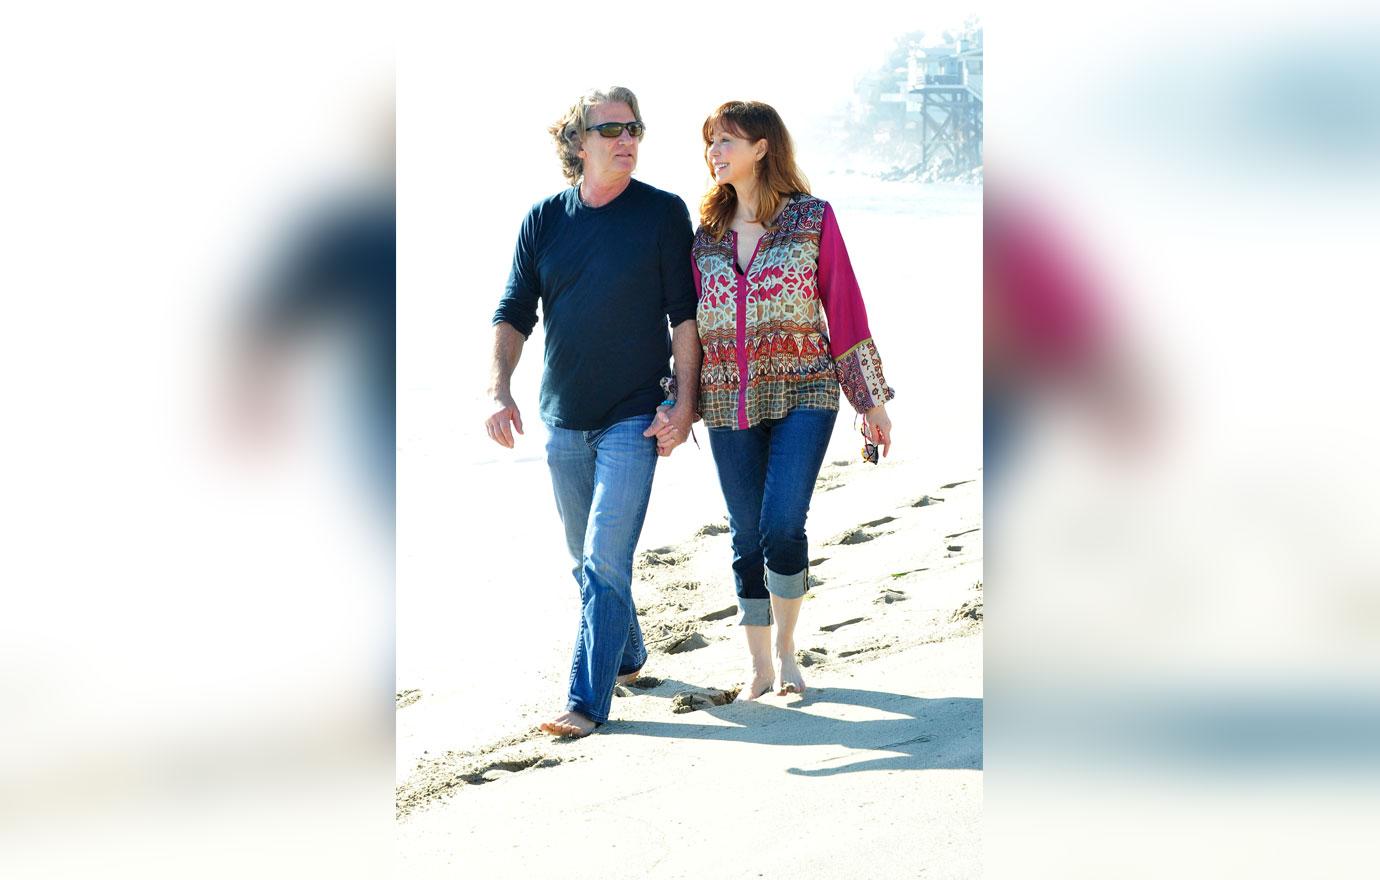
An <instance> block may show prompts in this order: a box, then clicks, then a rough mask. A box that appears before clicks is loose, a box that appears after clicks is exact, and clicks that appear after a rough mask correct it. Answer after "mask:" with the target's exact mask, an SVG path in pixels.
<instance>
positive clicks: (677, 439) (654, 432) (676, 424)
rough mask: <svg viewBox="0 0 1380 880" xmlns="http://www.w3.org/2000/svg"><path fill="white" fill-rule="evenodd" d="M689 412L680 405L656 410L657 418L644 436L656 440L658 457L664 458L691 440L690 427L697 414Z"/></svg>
mask: <svg viewBox="0 0 1380 880" xmlns="http://www.w3.org/2000/svg"><path fill="white" fill-rule="evenodd" d="M687 410H688V408H687V407H682V406H680V405H679V404H677V405H676V406H674V407H670V406H665V405H664V404H663V405H662V406H659V407H657V408H656V416H655V418H653V419H652V423H651V424H650V425H648V426H647V430H645V431H643V432H642V436H643V437H655V438H656V454H657V455H660V456H662V457H663V458H664V457H666V456H668V455H670V454H671V450H673V449H675V448H676V447H677V446H679V445H680V444H682V443H684V442H685V441H686V440H688V439H690V425H691V424H693V423H694V421H695V413H694V412H693V411H687Z"/></svg>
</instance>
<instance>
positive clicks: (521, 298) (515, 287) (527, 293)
mask: <svg viewBox="0 0 1380 880" xmlns="http://www.w3.org/2000/svg"><path fill="white" fill-rule="evenodd" d="M540 220H541V216H540V213H539V212H538V211H537V209H535V208H534V209H533V210H532V211H531V212H530V213H529V214H528V215H527V218H526V219H525V220H523V221H522V230H521V231H520V232H519V233H518V240H517V247H516V248H514V249H513V268H512V271H511V272H509V273H508V285H507V287H506V288H505V289H504V292H503V299H501V300H500V301H499V303H498V311H496V312H494V319H493V323H494V324H502V323H505V322H506V323H508V324H511V325H513V327H514V328H515V329H516V330H517V331H518V332H519V333H521V334H522V335H523V337H524V338H525V337H528V336H531V335H532V330H533V329H534V328H535V327H536V326H537V303H539V302H540V301H541V285H540V279H539V278H538V275H537V252H536V251H537V246H536V243H537V228H538V225H539V223H540Z"/></svg>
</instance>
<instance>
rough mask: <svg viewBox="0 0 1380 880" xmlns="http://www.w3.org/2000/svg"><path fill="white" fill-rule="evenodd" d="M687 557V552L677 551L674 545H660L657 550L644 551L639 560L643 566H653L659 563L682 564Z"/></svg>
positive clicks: (639, 563)
mask: <svg viewBox="0 0 1380 880" xmlns="http://www.w3.org/2000/svg"><path fill="white" fill-rule="evenodd" d="M685 558H686V557H685V554H683V553H680V552H677V550H676V548H674V547H658V548H657V549H655V550H646V551H643V553H642V555H641V556H640V557H638V560H637V562H638V565H640V566H642V567H645V568H652V567H654V566H658V565H680V564H681V563H682V562H684V561H685Z"/></svg>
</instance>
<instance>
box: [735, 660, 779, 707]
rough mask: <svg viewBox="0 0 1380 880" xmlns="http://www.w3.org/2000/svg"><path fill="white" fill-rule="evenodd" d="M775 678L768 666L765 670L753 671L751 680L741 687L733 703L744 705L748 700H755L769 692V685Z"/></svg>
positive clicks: (773, 671)
mask: <svg viewBox="0 0 1380 880" xmlns="http://www.w3.org/2000/svg"><path fill="white" fill-rule="evenodd" d="M775 677H776V672H775V670H773V669H772V668H771V667H770V666H768V667H767V668H766V669H757V670H753V673H752V680H751V681H749V682H748V683H747V684H745V685H743V689H742V690H741V691H739V692H738V696H737V698H736V699H734V701H733V702H735V703H746V702H747V701H749V700H755V699H757V698H758V697H760V696H762V695H763V694H765V693H766V692H767V691H769V690H771V683H772V680H773V679H774V678H775Z"/></svg>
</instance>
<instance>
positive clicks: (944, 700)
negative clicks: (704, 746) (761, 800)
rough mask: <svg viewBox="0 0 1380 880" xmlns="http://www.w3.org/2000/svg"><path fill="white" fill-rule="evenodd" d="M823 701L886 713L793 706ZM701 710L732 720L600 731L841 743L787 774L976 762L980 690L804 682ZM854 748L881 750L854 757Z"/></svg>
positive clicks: (973, 766)
mask: <svg viewBox="0 0 1380 880" xmlns="http://www.w3.org/2000/svg"><path fill="white" fill-rule="evenodd" d="M666 684H669V685H673V686H674V685H675V684H677V683H676V682H672V681H668V682H666ZM828 705H843V706H857V707H862V708H866V709H871V710H874V711H875V712H877V713H886V714H887V715H889V716H892V717H888V718H874V719H869V720H857V721H854V720H842V719H838V718H831V717H829V716H828V715H817V714H814V713H805V712H801V711H800V710H801V709H808V708H810V707H814V706H821V707H822V706H828ZM700 711H702V712H705V713H707V714H709V715H712V716H714V717H715V718H718V719H722V720H723V721H727V722H730V723H731V724H733V725H736V726H732V727H726V726H724V725H723V724H695V723H693V722H689V723H687V722H675V721H629V722H620V723H618V724H617V725H615V726H613V727H612V728H610V729H608V730H606V732H605V735H608V734H613V735H615V736H657V737H677V738H681V739H705V740H718V741H721V742H752V743H760V744H762V745H793V746H799V745H805V746H817V745H836V746H840V747H842V748H844V749H847V750H848V751H847V752H844V753H841V754H839V755H836V756H833V757H829V758H824V759H821V760H819V761H814V762H811V765H810V766H808V767H791V768H788V769H787V770H786V772H787V773H790V774H792V775H794V776H834V775H837V774H839V773H855V772H859V771H865V770H931V769H945V770H981V769H982V699H981V698H976V697H937V698H923V697H913V696H908V695H906V694H893V693H887V692H885V691H866V690H857V689H854V688H835V687H823V688H812V689H810V690H809V691H808V692H807V693H806V695H805V697H804V698H803V699H801V700H798V701H796V702H793V703H791V704H790V705H789V706H788V707H782V706H779V705H774V704H771V703H764V702H750V703H730V704H729V705H726V706H715V707H713V708H710V709H703V710H700ZM687 714H692V713H687ZM897 716H900V717H897ZM858 751H875V752H883V753H887V754H883V755H879V756H877V757H875V758H870V759H862V760H859V757H860V756H859V755H858V754H857V752H858ZM841 762H847V763H841Z"/></svg>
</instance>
